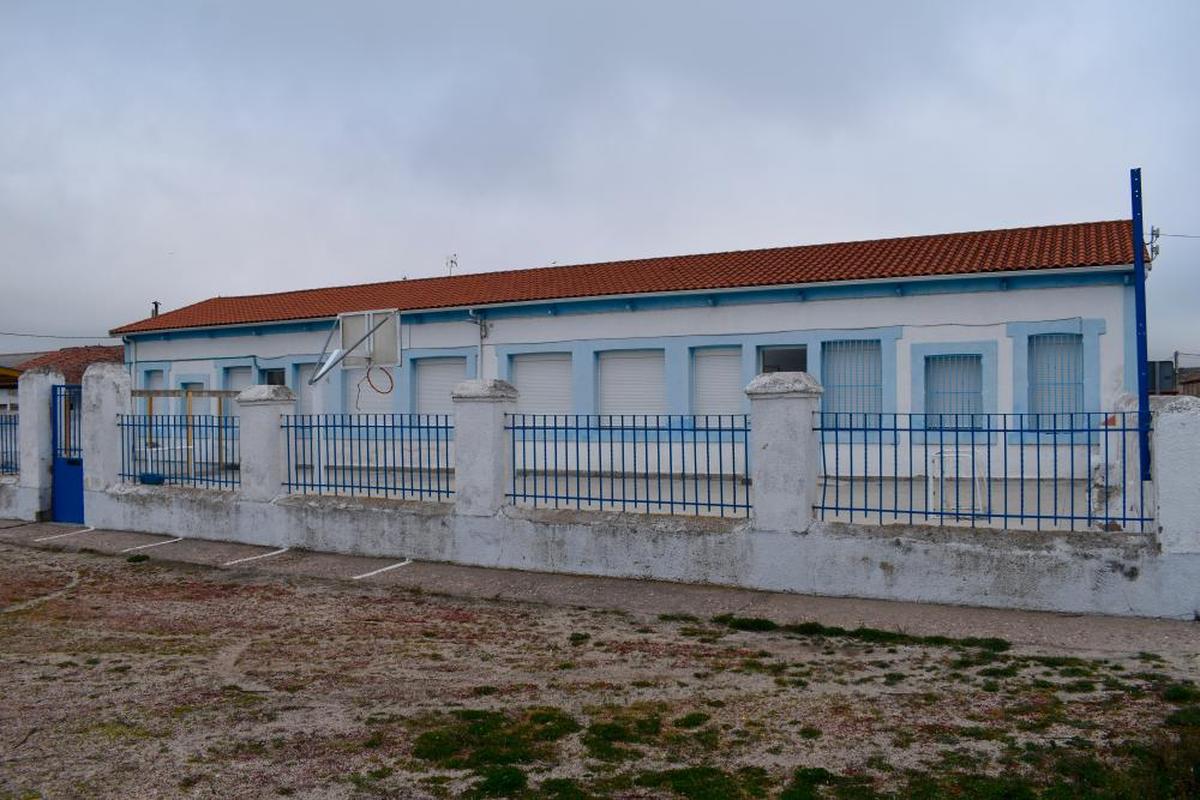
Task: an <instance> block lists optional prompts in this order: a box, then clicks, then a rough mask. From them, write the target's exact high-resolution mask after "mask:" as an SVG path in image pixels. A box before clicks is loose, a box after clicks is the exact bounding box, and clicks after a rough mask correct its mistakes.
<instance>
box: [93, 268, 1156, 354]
mask: <svg viewBox="0 0 1200 800" xmlns="http://www.w3.org/2000/svg"><path fill="white" fill-rule="evenodd" d="M1132 270H1133V264H1091V265H1087V266H1081V267H1050V268H1041V269H1017V270H1005V271H1003V272H967V273H954V274H942V275H918V276H900V277H887V278H861V279H856V280H840V281H809V282H806V283H771V284H762V285H757V286H716V287H713V288H710V289H682V290H680V289H673V290H669V291H661V292H627V293H621V294H597V295H582V296H578V297H544V298H538V299H535V300H505V301H500V302H495V303H465V304H461V305H453V306H432V307H429V308H411V309H401V310H400V312H399V313H401V314H429V313H435V312H441V311H466V310H469V309H488V308H519V307H522V306H532V305H544V304H546V303H583V302H588V301H592V300H631V299H636V298H639V297H643V298H644V297H662V296H667V295H676V296H703V295H709V294H713V293H714V292H722V293H738V294H746V293H751V292H761V291H779V290H781V289H782V290H791V289H795V290H801V289H810V288H818V287H825V286H864V285H868V284H894V283H928V282H930V281H939V280H969V279H972V278H996V279H1002V278H1013V277H1023V276H1028V275H1069V274H1082V273H1095V272H1129V271H1132ZM341 313H343V312H339V313H338V314H324V315H321V316H315V317H284V318H280V319H264V320H255V321H252V322H230V323H222V324H218V325H184V326H180V327H177V328H149V329H146V330H128V329H129V328H130V327H131V326H132V325H137V324H139V323H137V322H135V323H131V324H130V325H122V326H121V327H119V328H113V329H111V330H110V331H109V334H111V335H112V336H114V337H121V338H122V339H124V338H125V337H128V336H140V335H149V334H160V333H172V332H177V331H205V330H229V329H230V328H246V327H257V326H261V325H287V324H289V323H294V322H321V321H326V320H328V321H332V320H336V319H337V318H338V317H339V316H340V315H341ZM345 313H353V312H345Z"/></svg>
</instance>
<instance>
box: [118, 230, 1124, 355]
mask: <svg viewBox="0 0 1200 800" xmlns="http://www.w3.org/2000/svg"><path fill="white" fill-rule="evenodd" d="M1128 222H1129V219H1128V218H1124V219H1103V221H1088V222H1061V223H1052V224H1042V225H1021V227H1015V228H990V229H982V230H960V231H953V233H928V234H913V235H907V236H882V237H875V239H860V240H850V241H833V242H809V243H804V245H778V246H773V247H754V248H742V249H724V251H709V252H703V253H682V254H674V255H648V257H647V255H643V257H637V258H624V259H612V260H606V261H586V263H580V264H552V265H544V266H527V267H514V269H506V270H490V271H482V272H463V273H460V275H434V276H424V277H416V278H392V279H388V281H368V282H360V283H346V284H335V285H324V287H308V288H302V289H286V290H282V291H262V293H250V294H240V295H216V296H212V297H206V299H202V300H199V301H196V302H193V303H188V305H186V306H181V307H179V308H173V309H170V311H168V312H164V313H163V314H161V315H160V317H161V318H164V319H161V321H160V323H158V324H155V323H154V321H152V320H155V319H158V318H154V317H151V318H146V319H142V320H137V321H134V323H130V324H126V325H122V326H120V327H116V329H113V330H114V331H127V332H134V331H136V330H156V329H172V327H192V326H196V325H197V323H196V321H186V323H181V324H179V325H175V324H172V321H173V320H175V319H186V318H188V312H194V311H197V309H199V311H203V309H205V307H208V308H211V309H212V311H214V313H215V314H217V315H229V314H233V315H239V314H241V313H242V311H244V309H238V308H236V306H238V305H239V303H246V305H253V303H254V302H256V301H257V302H268V301H271V300H277V301H280V302H287V301H288V300H294V301H295V302H298V303H300V305H304V303H308V305H312V302H314V301H310V300H308V299H310V297H314V296H316V297H319V296H320V295H324V294H329V293H353V291H361V290H372V289H377V290H379V291H380V293H388V291H389V290H396V289H398V288H400V287H409V288H410V289H412V291H413V293H414V294H422V293H424V294H426V295H427V294H428V293H430V291H434V293H437V294H440V293H442V291H444V293H446V294H449V295H454V294H458V295H481V294H488V293H487V291H482V289H484V288H486V282H488V281H493V282H497V283H498V284H500V285H503V281H504V279H505V278H514V276H521V277H520V278H517V279H515V281H511V282H510V284H509V285H510V288H511V287H512V285H516V284H520V283H521V282H522V279H523V281H524V282H533V283H536V282H538V281H539V279H540V275H542V273H545V275H547V277H546V278H545V281H548V282H550V281H552V282H554V283H558V284H559V285H560V287H562V283H563V282H564V281H566V282H570V281H571V279H580V281H583V282H584V283H587V282H588V281H589V279H590V281H592V282H593V283H594V282H595V281H596V279H598V278H600V277H607V278H612V279H613V281H614V282H616V283H614V284H613V287H612V288H613V291H583V293H581V294H580V295H578V296H599V295H601V294H625V293H628V291H629V289H628V287H622V285H619V284H623V283H626V284H628V281H624V279H623V276H622V275H620V272H619V271H612V272H611V273H601V275H595V276H594V275H588V271H595V270H604V269H606V267H622V266H624V267H626V270H628V269H631V267H632V269H636V267H637V265H641V264H653V265H655V266H658V267H661V269H662V272H660V275H665V273H670V271H671V270H670V267H671V266H672V265H673V264H677V263H680V261H682V263H690V264H689V265H690V266H691V267H694V269H691V270H685V271H680V272H676V273H674V275H676V276H677V277H678V279H679V281H682V282H684V283H686V282H688V281H689V279H690V278H697V277H698V278H703V277H704V275H706V269H708V270H710V271H712V270H715V272H714V273H713V275H710V276H709V279H713V281H716V282H715V283H713V288H722V287H734V285H764V284H769V283H774V282H775V281H767V282H766V283H763V282H758V281H749V282H742V281H738V279H731V281H730V282H727V283H726V282H724V281H718V279H716V278H718V273H719V272H721V271H724V270H725V269H726V267H727V265H726V266H722V264H721V263H722V260H725V261H728V260H738V259H740V260H743V261H745V260H748V258H749V259H751V260H754V261H760V260H761V259H762V258H763V257H769V255H773V254H779V255H780V258H781V259H784V260H788V259H791V260H794V259H798V258H799V259H803V258H812V257H808V255H804V253H805V252H815V253H817V254H820V253H821V251H827V252H828V253H829V255H830V258H833V259H838V258H842V259H844V258H846V255H845V252H846V249H847V248H868V249H870V248H877V247H878V246H892V247H894V248H898V249H899V252H900V253H904V252H906V251H907V252H910V253H911V252H912V247H911V246H912V245H913V243H922V242H930V241H932V242H937V241H942V242H944V243H946V245H947V246H949V247H952V248H955V249H959V248H960V246H959V243H958V242H959V241H960V240H961V241H965V243H966V245H968V246H970V247H968V249H970V251H972V252H977V251H979V249H980V248H982V247H986V248H989V249H990V247H989V245H988V241H986V240H985V239H984V240H980V237H994V236H1000V237H1001V245H1002V249H1006V251H1007V249H1008V248H1010V247H1018V248H1019V249H1020V251H1025V249H1026V248H1027V247H1030V246H1031V242H1027V241H1026V242H1025V243H1021V241H1022V240H1027V239H1030V237H1032V239H1033V240H1046V239H1051V240H1052V239H1054V234H1056V233H1057V234H1060V239H1066V240H1075V239H1076V235H1074V234H1072V233H1064V231H1070V230H1073V229H1081V230H1082V231H1084V234H1082V241H1084V242H1085V243H1086V242H1087V241H1088V237H1090V236H1091V237H1097V236H1099V237H1102V239H1106V237H1108V236H1110V235H1111V231H1105V233H1103V234H1102V233H1100V231H1099V230H1098V229H1103V228H1110V227H1111V225H1121V224H1126V223H1128ZM1031 235H1032V236H1031ZM1068 243H1069V241H1068ZM1033 246H1034V247H1036V245H1033ZM851 252H853V249H851ZM869 254H870V253H868V255H869ZM1106 258H1112V257H1106ZM966 260H967V261H970V260H972V259H971V258H967V259H966ZM1000 260H1001V261H1003V260H1012V259H1004V258H1001V259H1000ZM1042 260H1045V259H1042ZM709 261H713V263H714V265H713V266H712V267H709V266H708V263H709ZM1108 263H1114V261H1108ZM1074 265H1075V266H1084V265H1086V264H1084V263H1075V264H1074ZM768 266H769V265H767V266H760V267H757V269H758V270H760V271H762V272H763V277H769V275H768V272H769V271H770V270H769V269H767V267H768ZM1038 266H1045V264H1040V265H1036V264H1030V265H1028V266H1027V267H1020V266H1014V267H1013V269H1037V267H1038ZM960 271H961V270H948V271H947V273H956V272H960ZM967 271H971V270H970V267H968V270H967ZM973 271H989V270H988V269H986V266H983V267H980V266H977V267H976V269H974V270H973ZM572 272H582V273H581V275H580V276H578V277H577V278H571V277H570V276H571V273H572ZM552 275H553V276H556V277H548V276H552ZM625 277H628V276H625ZM842 279H851V276H847V275H846V270H845V269H841V270H839V271H838V273H830V276H829V277H826V278H822V282H824V281H842ZM480 282H485V283H484V284H482V287H481V284H480ZM431 285H432V287H436V289H432V290H431V289H430V287H431ZM650 290H656V289H652V288H634V289H632V290H631V291H634V293H641V291H650ZM661 290H672V289H670V288H666V289H661ZM559 291H562V288H559ZM496 294H505V293H504V291H497V293H496ZM508 294H514V291H509V293H508ZM515 294H521V293H520V290H518V291H516V293H515ZM548 296H551V295H540V296H539V297H538V299H547V297H548ZM559 296H564V297H565V296H576V295H565V294H563V295H559ZM388 300H391V301H395V297H394V296H392V297H389V299H388ZM510 301H516V299H515V297H514V299H508V300H505V299H496V300H469V301H467V300H464V301H463V302H462V303H454V305H475V303H480V305H484V303H486V305H491V303H494V302H510ZM331 302H332V305H337V302H336V301H331ZM352 305H354V303H352ZM391 305H395V303H391ZM232 306H233V307H232ZM378 307H380V308H383V307H389V303H388V302H380V303H379V306H378ZM431 307H436V306H431ZM217 309H222V311H220V312H218V311H217ZM248 313H250V312H246V314H248ZM192 315H193V317H194V315H196V313H192ZM322 315H328V314H322ZM281 318H290V319H298V318H306V317H302V315H300V314H296V315H295V317H281ZM210 324H217V325H221V324H230V323H228V321H224V323H223V321H214V323H210ZM130 329H134V330H130Z"/></svg>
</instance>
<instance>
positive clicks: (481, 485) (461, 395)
mask: <svg viewBox="0 0 1200 800" xmlns="http://www.w3.org/2000/svg"><path fill="white" fill-rule="evenodd" d="M450 397H451V399H452V400H453V401H454V510H455V513H457V514H464V515H466V516H471V517H493V516H495V515H496V514H497V513H499V511H500V508H501V507H502V506H504V504H505V497H504V494H505V492H504V490H505V480H504V479H505V476H506V475H507V471H508V444H507V438H506V437H505V435H504V415H505V414H509V413H512V412H513V411H516V408H517V389H516V387H515V386H513V385H512V384H511V383H508V382H507V381H502V380H496V379H491V380H471V381H464V382H463V383H460V384H458V385H457V386H455V387H454V391H453V392H451V394H450Z"/></svg>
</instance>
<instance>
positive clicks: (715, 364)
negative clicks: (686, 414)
mask: <svg viewBox="0 0 1200 800" xmlns="http://www.w3.org/2000/svg"><path fill="white" fill-rule="evenodd" d="M744 388H745V387H744V386H743V383H742V348H740V347H705V348H701V349H698V350H696V351H695V352H694V353H693V356H692V413H693V414H740V413H742V408H743V404H742V401H743V400H744V399H745V396H746V395H745V392H744Z"/></svg>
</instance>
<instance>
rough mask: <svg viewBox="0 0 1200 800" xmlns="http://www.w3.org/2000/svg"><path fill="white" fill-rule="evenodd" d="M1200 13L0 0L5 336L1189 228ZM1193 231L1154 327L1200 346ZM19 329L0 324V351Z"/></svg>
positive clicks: (1163, 286)
mask: <svg viewBox="0 0 1200 800" xmlns="http://www.w3.org/2000/svg"><path fill="white" fill-rule="evenodd" d="M1198 23H1200V6H1197V5H1196V4H1195V3H1191V2H1158V3H1155V4H1152V5H1150V6H1148V7H1145V8H1139V7H1133V6H1132V5H1129V4H1120V3H1092V2H1087V3H1084V2H1078V3H1058V4H1043V3H1024V4H1010V3H1006V4H985V3H973V2H965V3H964V2H944V3H942V2H926V3H912V4H899V3H890V2H878V3H867V2H861V3H840V4H800V3H787V2H761V3H736V4H735V3H716V2H687V3H684V2H660V3H653V4H647V3H616V2H609V3H559V2H542V3H536V2H529V3H467V2H462V3H439V4H429V5H428V6H426V5H417V4H413V5H401V4H396V3H390V2H388V3H384V2H379V3H365V2H360V3H336V4H334V3H303V2H256V3H234V2H194V3H183V2H181V3H164V4H147V3H141V2H136V3H134V2H130V3H116V2H113V3H104V4H74V3H69V4H68V3H64V4H58V3H52V2H17V1H15V0H14V1H13V2H8V3H5V4H4V5H3V6H0V111H2V113H3V115H4V124H3V125H0V245H2V246H0V274H2V277H3V285H4V287H5V291H4V299H3V300H0V308H2V309H3V319H4V324H3V325H0V330H29V331H53V332H58V333H70V334H80V335H82V334H92V333H95V332H98V331H102V330H105V329H107V328H109V327H111V326H113V325H116V324H120V323H122V322H126V321H129V320H132V319H135V318H139V317H141V316H144V314H145V313H146V310H147V308H148V304H149V301H150V300H151V299H161V300H163V301H165V302H166V304H167V305H168V306H177V305H181V304H184V303H187V302H191V301H194V300H197V299H200V298H203V297H206V296H209V295H212V294H235V293H242V292H251V291H271V290H275V289H283V288H294V287H299V286H309V285H322V284H332V283H342V282H352V281H363V280H375V279H386V278H393V277H398V276H400V275H410V276H417V275H428V274H435V273H438V272H440V271H441V269H442V262H443V259H444V257H445V256H446V255H447V254H448V253H450V252H457V253H458V254H459V260H460V263H461V265H462V267H463V269H467V270H484V269H494V268H503V267H511V266H528V265H537V264H546V263H550V262H552V261H557V262H558V263H569V262H572V261H583V260H596V259H607V258H620V257H625V256H639V255H650V254H667V253H677V252H696V251H705V250H714V249H726V248H742V247H758V246H767V245H774V244H786V243H803V242H810V241H828V240H835V239H845V238H866V237H877V236H887V235H903V234H909V233H926V232H938V231H950V230H963V229H977V228H989V227H1000V226H1006V225H1020V224H1038V223H1044V222H1060V221H1072V220H1083V219H1093V218H1113V217H1120V216H1125V215H1127V214H1128V197H1127V170H1128V167H1129V166H1132V165H1141V166H1143V167H1144V168H1145V175H1146V186H1147V204H1148V208H1147V211H1148V216H1149V218H1150V221H1151V222H1153V223H1155V224H1158V225H1160V226H1161V227H1162V228H1163V229H1164V230H1166V231H1174V232H1180V233H1200V200H1198V199H1197V197H1196V192H1195V187H1196V186H1197V185H1198V184H1200V181H1198V180H1197V178H1198V177H1200V152H1198V151H1197V148H1196V146H1195V142H1196V141H1200V108H1198V106H1197V103H1196V102H1195V97H1196V90H1195V87H1194V76H1195V75H1196V74H1200V69H1198V67H1200V63H1198V62H1200V57H1197V56H1196V55H1195V52H1194V47H1193V45H1192V42H1191V41H1190V38H1191V37H1192V35H1193V34H1194V32H1195V31H1196V30H1197V29H1200V25H1198ZM1198 259H1200V242H1197V241H1195V240H1192V241H1187V240H1179V239H1170V240H1165V241H1164V254H1163V257H1162V258H1161V259H1160V261H1159V263H1158V264H1157V266H1156V269H1155V272H1154V276H1153V280H1152V282H1151V306H1152V308H1151V310H1152V315H1151V332H1152V345H1153V348H1154V350H1155V351H1156V352H1157V353H1158V354H1162V353H1165V352H1169V351H1171V350H1173V349H1175V348H1179V349H1184V350H1193V351H1197V352H1200V330H1198V329H1197V326H1196V325H1195V324H1194V323H1193V322H1192V309H1191V305H1192V298H1194V297H1196V296H1197V290H1198V289H1200V278H1197V277H1196V276H1195V270H1194V269H1193V266H1192V265H1193V264H1195V263H1196V262H1197V260H1198ZM29 346H30V342H29V340H16V339H11V338H0V348H2V349H5V350H15V349H28V348H29Z"/></svg>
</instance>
